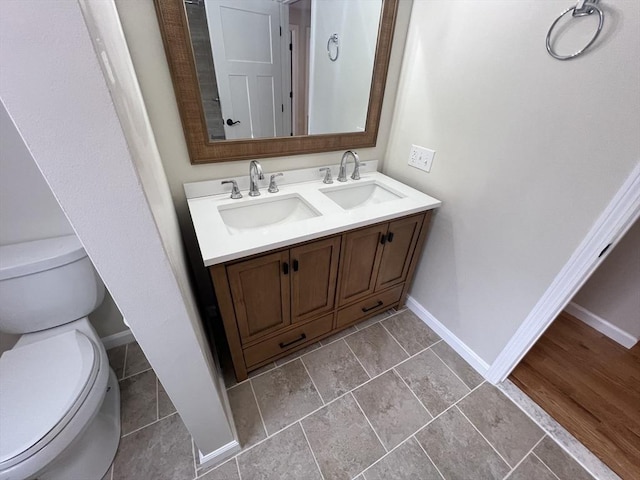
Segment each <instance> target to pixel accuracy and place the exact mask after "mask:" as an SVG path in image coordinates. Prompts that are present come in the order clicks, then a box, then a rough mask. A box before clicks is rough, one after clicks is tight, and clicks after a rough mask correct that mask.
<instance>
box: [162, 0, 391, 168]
mask: <svg viewBox="0 0 640 480" xmlns="http://www.w3.org/2000/svg"><path fill="white" fill-rule="evenodd" d="M154 1H155V6H156V12H157V15H158V21H159V24H160V30H161V33H162V38H163V42H164V46H165V51H166V54H167V60H168V63H169V68H170V70H171V76H172V79H173V86H174V90H175V93H176V98H177V101H178V108H179V110H180V116H181V120H182V126H183V129H184V133H185V138H186V141H187V146H188V148H189V155H190V158H191V163H192V164H199V163H210V162H221V161H229V160H242V159H252V158H263V157H273V156H282V155H296V154H303V153H315V152H326V151H335V150H345V149H349V148H359V147H372V146H375V144H376V138H377V134H378V122H379V119H380V112H381V109H382V98H383V95H384V87H385V83H386V77H387V68H388V64H389V57H390V53H391V41H392V37H393V30H394V26H395V17H396V10H397V5H398V0H154Z"/></svg>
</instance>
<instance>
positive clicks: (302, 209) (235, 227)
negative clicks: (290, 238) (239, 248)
mask: <svg viewBox="0 0 640 480" xmlns="http://www.w3.org/2000/svg"><path fill="white" fill-rule="evenodd" d="M218 211H219V212H220V216H221V217H222V221H223V222H224V224H225V226H226V227H227V230H228V231H229V233H231V234H232V235H236V234H239V233H245V232H248V231H252V230H255V229H260V228H266V227H272V226H277V225H284V224H287V223H292V222H298V221H300V220H306V219H307V218H313V217H318V216H320V213H319V212H318V211H317V210H316V209H314V208H313V207H312V206H311V205H309V204H308V203H307V202H306V200H304V199H303V198H302V197H300V196H299V195H295V194H294V195H287V196H282V197H276V198H261V199H256V200H253V199H252V200H249V201H244V202H242V203H238V204H233V203H231V204H226V205H221V206H219V207H218Z"/></svg>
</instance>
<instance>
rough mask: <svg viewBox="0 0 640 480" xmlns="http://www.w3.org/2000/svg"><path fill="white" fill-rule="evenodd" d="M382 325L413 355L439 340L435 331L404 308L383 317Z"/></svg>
mask: <svg viewBox="0 0 640 480" xmlns="http://www.w3.org/2000/svg"><path fill="white" fill-rule="evenodd" d="M382 325H383V326H384V327H385V328H386V329H387V330H388V331H389V333H390V334H391V335H393V336H394V338H395V339H396V340H397V341H398V343H399V344H400V345H402V348H404V349H405V350H406V351H407V353H408V354H409V355H414V354H416V353H418V352H419V351H420V350H424V349H425V348H427V347H430V346H431V345H433V344H434V343H436V342H437V341H438V340H440V337H439V336H438V335H437V334H436V332H434V331H433V330H431V329H430V328H429V327H428V326H427V325H425V323H424V322H423V321H422V320H420V319H419V318H418V317H417V316H416V315H415V313H413V312H412V311H411V310H404V311H402V312H401V313H396V314H395V315H392V316H391V317H389V318H386V319H384V320H383V321H382Z"/></svg>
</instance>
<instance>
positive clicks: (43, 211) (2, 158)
mask: <svg viewBox="0 0 640 480" xmlns="http://www.w3.org/2000/svg"><path fill="white" fill-rule="evenodd" d="M73 233H74V232H73V229H72V228H71V225H70V224H69V221H68V220H67V217H66V216H65V215H64V212H63V211H62V209H61V208H60V205H59V204H58V201H57V200H56V199H55V197H54V196H53V194H52V193H51V189H50V188H49V186H48V185H47V182H45V180H44V178H43V177H42V174H41V173H40V170H38V167H37V165H36V163H35V162H34V160H33V157H32V156H31V153H29V149H28V148H27V146H26V145H25V144H24V142H23V140H22V137H21V136H20V133H19V132H18V130H17V129H16V127H15V125H14V124H13V122H12V121H11V118H10V117H9V114H8V113H7V110H6V109H5V107H4V105H3V104H2V103H0V245H8V244H11V243H18V242H28V241H31V240H39V239H42V238H49V237H58V236H61V235H72V234H73ZM89 319H90V320H91V323H92V324H93V327H94V328H95V329H96V331H97V332H98V335H100V336H101V337H105V336H108V335H113V334H115V333H119V332H123V331H125V330H127V327H126V326H125V324H124V323H123V322H122V315H121V314H120V311H119V310H118V307H117V306H116V305H115V303H114V302H113V299H112V298H111V295H109V293H108V292H107V295H105V299H104V301H103V302H102V305H100V307H98V309H96V311H95V312H93V313H92V314H91V315H90V316H89ZM0 336H2V340H1V342H2V346H0V352H2V351H4V350H6V349H7V348H10V347H11V346H13V344H14V343H15V341H17V339H18V338H19V337H18V336H16V335H11V336H9V335H6V334H2V333H0ZM11 337H13V338H11Z"/></svg>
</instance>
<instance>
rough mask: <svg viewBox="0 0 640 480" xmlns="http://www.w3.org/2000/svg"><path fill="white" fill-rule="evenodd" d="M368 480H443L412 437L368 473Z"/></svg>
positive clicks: (366, 473)
mask: <svg viewBox="0 0 640 480" xmlns="http://www.w3.org/2000/svg"><path fill="white" fill-rule="evenodd" d="M365 475H366V476H367V480H408V479H416V480H435V479H438V480H441V479H442V477H441V476H440V474H439V473H438V470H436V467H435V466H434V465H433V463H431V460H429V457H427V455H425V453H424V450H422V447H421V446H420V445H419V444H418V441H417V440H416V439H415V438H413V437H411V438H409V439H408V440H407V441H406V442H404V443H403V444H402V445H400V446H399V447H398V448H396V449H395V450H393V451H392V452H390V453H389V454H387V455H386V456H385V457H384V458H383V459H382V460H380V461H379V462H378V463H376V464H375V465H373V466H372V467H370V468H369V469H368V470H367V471H366V472H365Z"/></svg>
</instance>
